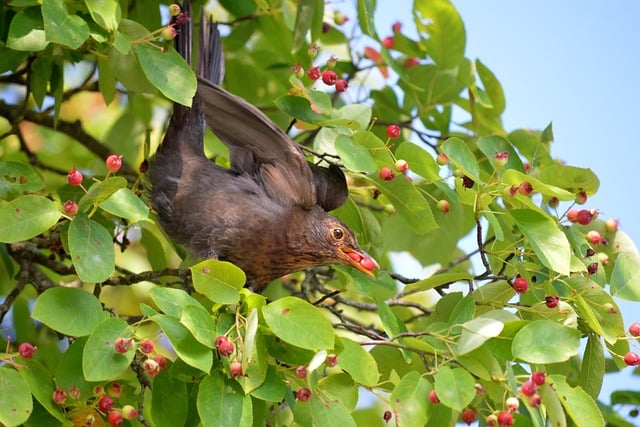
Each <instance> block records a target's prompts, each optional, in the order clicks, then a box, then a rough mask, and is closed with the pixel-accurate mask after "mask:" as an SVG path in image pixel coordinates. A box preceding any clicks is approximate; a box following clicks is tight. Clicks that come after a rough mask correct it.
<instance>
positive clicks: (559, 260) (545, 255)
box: [509, 209, 571, 276]
mask: <svg viewBox="0 0 640 427" xmlns="http://www.w3.org/2000/svg"><path fill="white" fill-rule="evenodd" d="M509 213H510V214H511V216H512V217H513V219H514V220H515V222H516V225H517V226H518V228H519V229H520V231H521V232H522V234H524V237H525V238H526V241H527V243H528V244H530V245H531V247H532V248H533V250H534V251H535V253H536V255H538V258H539V259H540V262H542V264H543V265H545V266H546V267H549V268H550V269H552V270H553V271H556V272H558V273H560V274H564V275H567V276H568V275H569V274H570V265H571V245H570V244H569V241H568V240H567V236H566V235H565V234H564V233H563V232H562V231H561V230H560V228H559V227H558V224H557V222H556V221H555V220H553V219H552V218H551V217H548V216H546V215H543V214H542V213H540V212H536V211H534V210H531V209H514V210H510V211H509Z"/></svg>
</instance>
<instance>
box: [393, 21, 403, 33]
mask: <svg viewBox="0 0 640 427" xmlns="http://www.w3.org/2000/svg"><path fill="white" fill-rule="evenodd" d="M401 30H402V22H400V21H396V22H394V23H393V25H392V26H391V31H393V32H394V33H399V32H400V31H401Z"/></svg>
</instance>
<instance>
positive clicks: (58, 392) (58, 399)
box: [51, 387, 67, 405]
mask: <svg viewBox="0 0 640 427" xmlns="http://www.w3.org/2000/svg"><path fill="white" fill-rule="evenodd" d="M51 398H52V399H53V401H54V402H55V403H56V404H58V405H63V404H64V402H66V401H67V392H65V391H64V390H63V389H61V388H60V387H56V389H55V390H54V391H53V395H52V396H51Z"/></svg>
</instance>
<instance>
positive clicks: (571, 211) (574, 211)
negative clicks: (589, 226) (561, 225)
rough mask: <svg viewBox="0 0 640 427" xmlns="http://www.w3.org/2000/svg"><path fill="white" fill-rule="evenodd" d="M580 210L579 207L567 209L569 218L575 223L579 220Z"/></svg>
mask: <svg viewBox="0 0 640 427" xmlns="http://www.w3.org/2000/svg"><path fill="white" fill-rule="evenodd" d="M578 212H579V211H578V210H577V209H569V210H568V211H567V219H568V220H569V221H570V222H573V223H576V222H578Z"/></svg>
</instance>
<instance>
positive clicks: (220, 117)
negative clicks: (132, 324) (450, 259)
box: [149, 2, 379, 293]
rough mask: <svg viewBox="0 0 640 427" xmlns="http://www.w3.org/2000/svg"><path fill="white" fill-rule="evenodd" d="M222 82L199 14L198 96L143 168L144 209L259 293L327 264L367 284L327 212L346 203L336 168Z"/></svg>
mask: <svg viewBox="0 0 640 427" xmlns="http://www.w3.org/2000/svg"><path fill="white" fill-rule="evenodd" d="M183 7H184V10H183V13H184V14H185V15H181V16H182V17H181V18H180V19H178V21H177V22H176V24H182V25H181V27H182V28H178V30H179V31H178V34H177V36H176V38H175V46H176V50H177V51H178V52H179V53H180V54H182V55H183V57H184V58H185V59H186V60H187V62H188V63H191V42H192V32H193V23H192V20H191V12H190V6H189V5H188V3H187V2H185V5H184V6H183ZM180 21H182V22H180ZM176 27H178V25H176ZM223 74H224V60H223V52H222V43H221V38H220V34H219V32H218V29H217V25H214V24H213V23H212V22H211V21H210V20H206V19H205V18H204V13H203V14H202V17H201V19H200V34H199V48H198V64H197V67H196V75H197V81H198V84H197V91H196V94H195V96H194V98H193V101H192V105H191V107H186V106H184V105H180V104H178V103H175V104H174V106H173V113H172V116H171V118H170V121H169V125H168V126H167V130H166V133H165V135H164V138H163V140H162V142H161V144H160V145H159V147H158V149H157V150H156V153H155V155H154V157H153V158H152V159H151V161H150V167H149V176H150V184H151V204H152V207H153V209H154V210H155V211H156V213H157V216H158V219H159V223H160V225H161V226H162V228H163V229H164V230H165V232H166V233H167V235H168V236H169V237H170V238H171V239H172V240H173V241H175V242H177V243H179V244H181V245H182V246H184V247H185V248H186V249H187V250H188V252H191V254H192V255H194V256H196V257H199V258H205V259H217V260H222V261H229V262H231V263H233V264H235V265H236V266H238V267H240V268H241V269H242V270H243V271H244V273H245V275H246V284H245V286H246V287H248V288H250V289H251V290H253V291H255V292H258V293H259V292H262V291H263V290H264V289H265V288H266V286H267V285H268V284H269V283H270V282H272V281H273V280H275V279H278V278H280V277H282V276H285V275H287V274H290V273H293V272H296V271H300V270H304V269H307V268H310V267H317V266H325V265H331V264H343V265H347V266H351V267H354V268H355V269H357V270H359V271H361V272H362V273H364V274H366V275H368V276H370V277H375V275H374V274H373V271H374V270H375V269H376V268H379V267H378V264H377V262H376V261H375V260H374V259H373V258H372V257H371V256H370V255H369V254H367V253H366V252H365V251H364V250H362V249H361V248H360V246H359V245H358V242H357V239H356V237H355V235H354V233H353V231H352V230H351V229H350V228H349V227H348V226H347V225H346V224H344V223H343V222H342V221H340V220H339V219H338V218H336V217H334V216H332V215H331V214H330V213H329V211H331V210H333V209H336V208H338V207H339V206H341V205H343V204H344V203H345V202H346V200H347V198H348V187H347V184H346V179H345V175H344V173H343V172H342V170H341V169H340V167H338V166H337V165H333V164H332V165H330V166H329V167H324V166H319V165H316V164H313V163H310V162H308V161H307V159H306V158H305V156H304V153H303V150H302V149H301V147H300V145H299V144H297V143H295V142H294V141H293V140H292V139H291V138H290V137H289V136H288V135H287V134H286V133H285V132H284V131H283V130H282V129H280V128H279V127H278V126H277V125H276V124H275V123H273V121H271V120H270V119H269V118H268V117H267V116H266V115H265V114H264V113H263V112H262V111H260V110H259V109H258V108H257V107H255V106H253V105H251V104H250V103H249V102H247V101H246V100H244V99H243V98H241V97H239V96H236V95H234V94H232V93H230V92H228V91H227V90H226V89H224V88H222V87H221V86H220V83H221V81H222V76H223ZM206 126H208V127H209V128H210V129H211V130H212V131H213V133H214V134H215V135H216V136H217V137H218V138H219V139H220V140H221V141H222V142H223V143H224V144H225V145H227V147H228V148H229V157H230V166H229V167H228V168H225V167H222V166H219V165H217V164H216V163H215V162H214V161H212V160H211V159H209V158H207V157H206V156H205V153H204V148H203V141H204V132H205V127H206Z"/></svg>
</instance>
